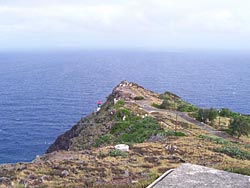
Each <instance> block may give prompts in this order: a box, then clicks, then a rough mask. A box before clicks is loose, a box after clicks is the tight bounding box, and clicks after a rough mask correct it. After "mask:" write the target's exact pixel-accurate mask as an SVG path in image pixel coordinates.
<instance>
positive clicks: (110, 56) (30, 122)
mask: <svg viewBox="0 0 250 188" xmlns="http://www.w3.org/2000/svg"><path fill="white" fill-rule="evenodd" d="M125 79H126V80H128V81H133V82H137V83H139V84H140V85H143V86H144V87H145V88H148V89H151V90H153V91H157V92H164V91H166V90H169V91H171V92H174V93H176V94H177V95H179V96H181V97H182V98H184V99H185V100H187V101H189V102H191V103H194V104H196V105H198V106H200V107H217V108H220V107H227V108H230V109H232V110H234V111H237V112H240V113H246V114H249V113H250V108H249V105H250V95H249V93H250V87H249V83H250V55H247V54H244V53H218V52H217V53H212V52H172V53H170V52H147V51H144V52H142V51H141V52H135V51H134V52H132V51H75V52H72V51H68V52H63V51H61V52H40V53H38V52H36V53H34V52H33V53H13V52H12V53H0V163H13V162H17V161H31V160H32V159H34V157H35V156H36V155H41V154H43V153H44V152H45V151H46V149H47V148H48V146H49V145H50V144H51V143H52V142H53V141H54V140H55V139H56V137H57V136H58V135H59V134H61V133H63V132H65V131H66V130H68V129H70V128H71V127H72V126H73V125H74V124H75V123H76V122H77V121H78V120H79V119H80V118H81V117H84V116H85V115H87V114H88V113H90V112H92V111H94V110H95V108H96V101H97V100H103V101H105V97H106V96H108V95H109V94H110V93H111V91H112V89H113V88H114V86H116V85H117V84H118V83H119V82H120V81H121V80H125Z"/></svg>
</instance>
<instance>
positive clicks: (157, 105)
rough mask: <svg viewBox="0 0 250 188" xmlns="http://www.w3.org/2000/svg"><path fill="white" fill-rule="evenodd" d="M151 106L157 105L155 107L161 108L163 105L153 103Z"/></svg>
mask: <svg viewBox="0 0 250 188" xmlns="http://www.w3.org/2000/svg"><path fill="white" fill-rule="evenodd" d="M151 106H153V107H155V108H160V106H161V105H159V104H156V103H152V104H151Z"/></svg>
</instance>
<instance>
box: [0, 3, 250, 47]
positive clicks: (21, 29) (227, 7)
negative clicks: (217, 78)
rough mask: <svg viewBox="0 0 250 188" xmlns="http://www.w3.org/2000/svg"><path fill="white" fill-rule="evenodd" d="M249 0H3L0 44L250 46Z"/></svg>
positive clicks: (38, 45) (51, 45)
mask: <svg viewBox="0 0 250 188" xmlns="http://www.w3.org/2000/svg"><path fill="white" fill-rule="evenodd" d="M249 10H250V1H249V0H238V1H235V0H189V1H186V0H105V1H103V0H71V1H66V0H0V50H25V49H27V50H28V49H77V48H79V49H81V48H84V49H116V48H118V49H119V48H122V49H124V48H125V49H161V50H164V49H212V50H217V49H220V50H247V51H248V50H250V43H249V40H248V39H250V11H249Z"/></svg>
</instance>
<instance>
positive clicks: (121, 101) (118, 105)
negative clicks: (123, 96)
mask: <svg viewBox="0 0 250 188" xmlns="http://www.w3.org/2000/svg"><path fill="white" fill-rule="evenodd" d="M124 104H125V102H124V100H119V101H117V103H116V104H115V105H114V107H115V108H116V109H118V108H121V107H123V106H124Z"/></svg>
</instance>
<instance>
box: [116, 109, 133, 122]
mask: <svg viewBox="0 0 250 188" xmlns="http://www.w3.org/2000/svg"><path fill="white" fill-rule="evenodd" d="M131 115H132V114H131V111H130V110H128V109H125V108H121V109H119V110H118V111H117V112H116V113H115V116H114V117H115V118H116V119H117V120H123V117H124V116H126V117H127V118H130V116H131Z"/></svg>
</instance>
